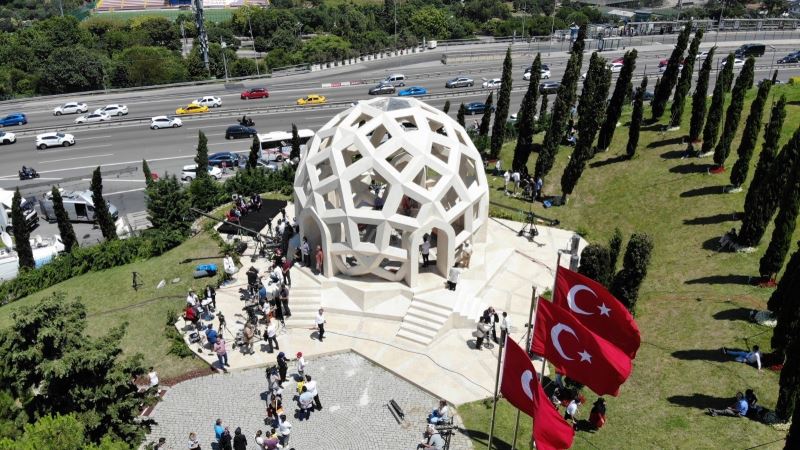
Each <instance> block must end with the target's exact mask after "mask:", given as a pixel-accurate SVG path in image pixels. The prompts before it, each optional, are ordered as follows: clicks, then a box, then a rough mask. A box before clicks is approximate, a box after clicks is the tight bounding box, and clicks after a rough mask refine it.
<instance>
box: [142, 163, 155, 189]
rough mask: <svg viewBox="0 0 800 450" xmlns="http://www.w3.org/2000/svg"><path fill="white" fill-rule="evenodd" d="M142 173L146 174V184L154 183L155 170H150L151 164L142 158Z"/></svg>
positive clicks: (147, 185) (148, 185)
mask: <svg viewBox="0 0 800 450" xmlns="http://www.w3.org/2000/svg"><path fill="white" fill-rule="evenodd" d="M142 173H143V174H144V185H145V186H146V187H150V185H152V184H153V172H152V171H151V170H150V164H147V160H146V159H142Z"/></svg>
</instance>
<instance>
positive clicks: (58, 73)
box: [39, 46, 105, 94]
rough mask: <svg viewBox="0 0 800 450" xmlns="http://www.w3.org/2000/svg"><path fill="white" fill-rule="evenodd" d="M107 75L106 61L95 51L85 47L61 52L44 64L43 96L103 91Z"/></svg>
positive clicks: (66, 49) (40, 88) (40, 79)
mask: <svg viewBox="0 0 800 450" xmlns="http://www.w3.org/2000/svg"><path fill="white" fill-rule="evenodd" d="M45 68H46V69H45ZM104 75H105V68H104V66H103V61H102V58H101V57H100V56H99V55H97V54H95V53H93V52H92V51H91V50H89V49H87V48H85V47H81V46H73V47H64V48H57V49H54V50H53V51H52V52H50V56H48V57H47V60H45V62H44V64H43V70H42V71H41V73H40V75H39V92H41V93H43V94H57V93H66V92H81V91H92V90H97V89H102V88H103V77H104Z"/></svg>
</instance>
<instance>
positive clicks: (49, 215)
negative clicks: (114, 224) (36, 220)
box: [39, 189, 119, 223]
mask: <svg viewBox="0 0 800 450" xmlns="http://www.w3.org/2000/svg"><path fill="white" fill-rule="evenodd" d="M59 192H60V193H61V198H62V200H63V203H64V210H65V211H66V212H67V217H68V218H69V220H70V222H89V223H92V222H95V221H96V220H97V218H96V217H95V213H94V201H93V200H92V191H74V192H67V191H64V190H63V189H59ZM106 203H108V212H110V213H111V218H112V219H114V221H116V220H117V219H118V218H119V211H118V210H117V207H116V206H114V205H113V204H111V202H109V201H108V200H106ZM39 207H40V209H41V210H42V214H43V215H44V218H45V220H47V221H48V222H50V223H53V222H55V221H56V213H55V210H54V208H53V194H51V193H50V192H47V193H46V194H45V195H44V197H43V198H42V199H41V200H40V201H39Z"/></svg>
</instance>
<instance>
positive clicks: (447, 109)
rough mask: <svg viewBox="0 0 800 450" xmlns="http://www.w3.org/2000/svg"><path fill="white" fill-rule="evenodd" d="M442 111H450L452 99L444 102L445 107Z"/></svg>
mask: <svg viewBox="0 0 800 450" xmlns="http://www.w3.org/2000/svg"><path fill="white" fill-rule="evenodd" d="M442 112H443V113H445V114H447V113H449V112H450V100H447V101H446V102H444V108H442Z"/></svg>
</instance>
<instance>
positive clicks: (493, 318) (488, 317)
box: [483, 306, 500, 344]
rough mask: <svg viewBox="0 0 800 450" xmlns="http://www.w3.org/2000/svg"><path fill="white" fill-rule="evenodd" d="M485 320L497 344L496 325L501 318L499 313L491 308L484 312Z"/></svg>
mask: <svg viewBox="0 0 800 450" xmlns="http://www.w3.org/2000/svg"><path fill="white" fill-rule="evenodd" d="M483 318H484V322H486V323H487V324H488V325H489V331H491V332H492V340H493V341H494V343H495V344H497V329H496V328H495V325H496V324H497V322H499V321H500V318H499V317H498V316H497V312H495V310H494V307H492V306H490V307H488V308H486V310H484V311H483Z"/></svg>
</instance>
